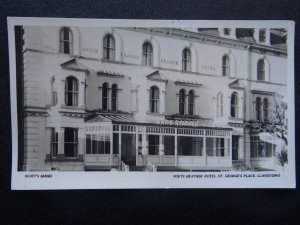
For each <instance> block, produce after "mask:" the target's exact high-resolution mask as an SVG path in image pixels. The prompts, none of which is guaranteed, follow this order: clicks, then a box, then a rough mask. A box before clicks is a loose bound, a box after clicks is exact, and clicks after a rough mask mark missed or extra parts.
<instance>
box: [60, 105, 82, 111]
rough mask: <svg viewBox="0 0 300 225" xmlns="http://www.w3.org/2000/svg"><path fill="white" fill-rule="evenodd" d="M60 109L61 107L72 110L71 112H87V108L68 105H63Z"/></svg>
mask: <svg viewBox="0 0 300 225" xmlns="http://www.w3.org/2000/svg"><path fill="white" fill-rule="evenodd" d="M60 107H61V108H62V109H70V110H73V109H75V110H85V109H86V107H84V106H81V107H79V106H67V105H61V106H60Z"/></svg>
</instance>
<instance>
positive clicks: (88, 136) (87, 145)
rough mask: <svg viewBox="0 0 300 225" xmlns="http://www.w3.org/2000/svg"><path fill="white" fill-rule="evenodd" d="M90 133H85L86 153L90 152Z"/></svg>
mask: <svg viewBox="0 0 300 225" xmlns="http://www.w3.org/2000/svg"><path fill="white" fill-rule="evenodd" d="M91 153H92V149H91V135H89V134H88V135H86V154H91Z"/></svg>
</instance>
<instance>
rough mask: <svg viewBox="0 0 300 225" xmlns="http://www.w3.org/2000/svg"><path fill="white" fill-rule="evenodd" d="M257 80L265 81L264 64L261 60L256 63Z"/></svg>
mask: <svg viewBox="0 0 300 225" xmlns="http://www.w3.org/2000/svg"><path fill="white" fill-rule="evenodd" d="M257 80H263V81H264V80H265V62H264V60H262V59H260V60H259V61H258V63H257Z"/></svg>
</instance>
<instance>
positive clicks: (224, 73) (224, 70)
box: [222, 55, 230, 76]
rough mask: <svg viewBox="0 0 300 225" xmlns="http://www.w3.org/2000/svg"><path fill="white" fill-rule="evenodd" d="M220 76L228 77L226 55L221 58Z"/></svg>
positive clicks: (227, 58)
mask: <svg viewBox="0 0 300 225" xmlns="http://www.w3.org/2000/svg"><path fill="white" fill-rule="evenodd" d="M222 75H223V76H229V75H230V59H229V56H228V55H224V56H223V58H222Z"/></svg>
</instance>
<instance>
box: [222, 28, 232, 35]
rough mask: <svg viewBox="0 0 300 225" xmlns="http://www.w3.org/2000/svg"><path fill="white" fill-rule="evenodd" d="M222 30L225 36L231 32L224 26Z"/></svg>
mask: <svg viewBox="0 0 300 225" xmlns="http://www.w3.org/2000/svg"><path fill="white" fill-rule="evenodd" d="M223 32H224V35H225V36H230V34H231V29H230V28H224V30H223Z"/></svg>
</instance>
